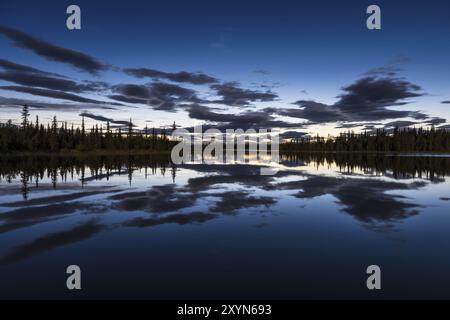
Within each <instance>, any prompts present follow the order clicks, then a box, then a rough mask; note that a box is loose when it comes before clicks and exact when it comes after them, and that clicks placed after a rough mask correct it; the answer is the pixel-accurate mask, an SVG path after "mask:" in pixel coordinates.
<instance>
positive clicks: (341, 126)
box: [335, 122, 382, 129]
mask: <svg viewBox="0 0 450 320" xmlns="http://www.w3.org/2000/svg"><path fill="white" fill-rule="evenodd" d="M379 125H382V123H381V122H356V123H354V122H347V123H339V124H338V125H337V126H336V127H335V128H336V129H352V128H357V127H368V126H370V127H374V126H379Z"/></svg>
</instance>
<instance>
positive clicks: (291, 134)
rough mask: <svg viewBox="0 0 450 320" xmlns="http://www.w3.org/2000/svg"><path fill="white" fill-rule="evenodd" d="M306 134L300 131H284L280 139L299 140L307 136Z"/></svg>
mask: <svg viewBox="0 0 450 320" xmlns="http://www.w3.org/2000/svg"><path fill="white" fill-rule="evenodd" d="M307 135H308V133H307V132H300V131H286V132H283V133H282V134H280V139H300V138H303V137H305V136H307Z"/></svg>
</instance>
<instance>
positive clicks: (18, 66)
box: [0, 59, 64, 78]
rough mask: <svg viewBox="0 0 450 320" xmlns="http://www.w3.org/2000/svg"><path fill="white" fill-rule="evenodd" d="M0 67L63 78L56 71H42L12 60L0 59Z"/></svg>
mask: <svg viewBox="0 0 450 320" xmlns="http://www.w3.org/2000/svg"><path fill="white" fill-rule="evenodd" d="M0 68H3V69H4V70H7V71H20V72H29V73H37V74H44V75H48V76H55V77H61V78H64V76H62V75H59V74H57V73H52V72H46V71H42V70H39V69H36V68H33V67H30V66H26V65H23V64H18V63H14V62H11V61H8V60H4V59H0Z"/></svg>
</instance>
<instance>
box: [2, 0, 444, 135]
mask: <svg viewBox="0 0 450 320" xmlns="http://www.w3.org/2000/svg"><path fill="white" fill-rule="evenodd" d="M69 4H77V5H79V6H80V7H81V12H82V29H81V30H76V31H70V30H68V29H67V28H66V26H65V20H66V17H67V14H66V13H65V10H66V7H67V6H68V5H69ZM370 4H377V5H379V6H380V8H381V13H382V30H368V29H367V28H366V18H367V14H366V13H365V11H366V8H367V6H368V5H370ZM0 21H1V22H0V25H1V26H3V27H6V28H8V29H7V30H10V29H13V30H18V31H20V32H21V33H24V34H26V35H29V36H31V37H33V38H36V39H38V40H39V41H44V42H45V43H46V44H53V45H55V46H57V47H58V48H66V49H69V50H72V51H74V52H80V53H83V54H85V55H87V56H89V57H92V58H93V59H95V60H96V61H98V62H100V63H101V64H104V65H107V66H108V67H107V68H105V69H102V70H100V71H99V72H95V74H93V73H92V72H89V71H88V70H83V69H80V68H78V67H76V66H74V64H73V63H70V61H71V60H70V58H69V60H68V61H69V62H67V61H65V60H64V57H62V58H61V59H60V58H58V59H56V60H55V58H54V56H52V54H51V53H50V54H49V55H46V54H47V53H45V54H36V50H33V47H32V46H31V47H30V46H23V45H20V44H19V46H20V47H18V46H17V44H18V43H17V41H18V40H17V37H16V38H14V37H15V36H14V35H12V36H11V33H9V36H8V35H7V33H8V32H7V31H6V32H2V33H0V48H1V51H0V59H3V60H6V61H9V62H13V63H16V64H20V65H26V66H31V67H33V68H36V69H39V70H41V71H46V72H52V73H57V74H59V75H64V76H65V77H68V78H70V79H73V80H74V81H76V82H82V81H84V80H89V81H102V82H105V83H107V86H105V87H104V88H102V90H99V91H95V90H91V91H82V92H76V93H77V95H79V96H82V97H86V98H89V99H93V100H96V101H110V102H112V100H111V99H108V98H105V97H107V96H112V95H114V94H117V93H120V94H122V95H125V96H127V95H128V96H127V97H130V96H129V90H128V89H129V87H124V86H125V85H129V84H133V85H138V86H143V87H148V88H149V90H150V91H151V92H150V96H152V95H155V94H156V93H155V92H157V93H160V94H161V95H162V96H161V95H159V96H158V98H161V97H163V100H164V99H166V98H167V99H169V100H170V102H171V103H173V104H175V106H173V107H170V108H160V109H162V110H157V109H158V107H155V105H151V104H150V105H149V104H142V103H134V104H131V103H123V105H120V106H118V105H115V106H109V107H108V108H105V106H96V105H92V104H83V103H80V102H76V103H74V101H66V100H64V99H54V98H49V97H48V94H47V93H46V96H44V95H37V94H36V92H35V91H34V93H35V94H33V95H30V94H29V93H24V91H26V90H28V92H31V91H30V90H29V89H23V88H21V89H18V88H17V87H18V86H25V85H26V86H27V87H28V88H29V87H30V85H29V84H24V83H18V82H17V81H16V80H14V79H15V78H11V77H13V76H12V75H8V76H3V78H2V77H1V76H0V86H2V87H3V89H2V88H0V96H1V97H3V100H2V101H3V102H2V104H1V106H0V108H1V109H2V111H1V116H0V121H5V119H9V118H12V119H16V118H18V115H19V110H20V104H19V102H20V101H19V100H27V101H35V102H39V103H40V104H39V108H32V115H34V114H36V113H39V114H40V115H42V117H43V119H44V121H45V119H50V118H51V117H52V116H53V114H56V115H57V116H58V118H59V119H61V120H67V121H69V122H75V123H78V122H79V120H80V117H79V114H81V113H85V114H92V115H97V116H100V115H101V116H103V117H107V118H111V119H114V120H118V121H120V120H126V119H129V118H130V117H131V118H134V119H135V120H133V121H134V122H135V123H136V124H137V125H139V126H140V127H142V126H144V125H145V124H148V125H149V126H161V125H170V124H171V123H172V122H173V121H176V122H177V123H179V124H181V125H183V126H191V125H193V124H198V123H208V124H210V125H212V126H214V125H219V126H221V127H225V126H226V125H231V126H235V125H238V124H239V123H241V122H240V121H239V119H237V118H236V119H235V118H232V119H230V117H224V121H218V120H221V118H220V117H219V116H217V114H219V115H220V114H225V115H227V114H232V115H235V116H238V115H241V114H242V115H244V119H252V116H254V118H255V119H260V118H261V113H263V114H264V113H265V114H267V117H268V118H267V119H269V120H271V121H272V122H267V121H266V122H264V121H259V120H255V121H254V122H252V124H254V125H255V126H258V125H261V126H272V125H279V126H280V127H281V128H284V129H285V130H299V131H302V132H310V133H316V132H319V133H321V134H327V133H333V134H335V133H337V132H339V130H341V129H336V127H339V126H341V125H342V124H343V123H355V124H360V126H359V127H355V128H356V129H358V128H360V129H361V128H365V127H364V125H365V124H366V125H367V126H368V127H367V129H369V128H371V127H373V126H374V125H375V126H376V127H382V126H384V125H385V124H386V123H392V122H393V121H399V120H402V121H405V120H407V121H410V122H411V125H423V124H425V123H426V121H429V120H430V119H433V118H441V120H440V121H436V123H437V124H439V125H445V122H446V121H448V120H450V111H449V110H450V104H446V103H441V102H442V101H448V100H450V72H449V71H450V59H449V57H450V41H449V40H448V35H449V34H450V2H449V1H445V0H442V1H438V0H435V1H418V0H409V1H402V0H400V1H375V2H373V1H363V0H361V1H356V0H354V1H352V0H349V1H331V0H330V1H320V0H319V1H293V0H291V1H287V0H279V1H250V0H247V1H242V0H241V1H235V0H228V1H200V0H192V1H170V0H169V1H167V0H165V1H133V0H130V1H76V2H73V1H57V2H56V1H39V2H37V1H2V2H1V4H0ZM19 42H20V41H19ZM37 45H39V44H37ZM381 67H383V70H384V71H386V70H389V71H390V72H391V73H389V72H387V73H385V74H379V73H376V74H375V73H372V74H366V73H367V72H368V71H370V70H374V69H376V68H381ZM126 68H136V69H137V68H140V69H142V68H146V69H151V70H157V71H160V72H164V73H166V74H176V73H178V72H181V71H186V72H189V73H190V74H198V73H201V74H204V75H207V76H209V77H211V78H214V79H215V80H216V81H215V82H214V83H212V82H211V83H203V84H193V83H190V82H185V81H173V78H172V79H170V76H169V77H168V76H167V75H166V76H163V77H144V78H140V77H136V76H133V75H130V73H127V72H124V71H123V70H124V69H126ZM379 70H381V69H379ZM0 71H2V70H1V69H0ZM97 71H98V70H97ZM3 72H12V71H11V70H7V69H4V70H3ZM393 72H394V73H395V74H392V73H393ZM368 76H369V77H372V78H373V79H372V80H373V81H369V82H358V81H360V80H362V79H364V78H366V77H368ZM11 79H12V80H14V81H16V82H14V81H11ZM383 79H384V80H389V81H384V83H383V85H379V84H381V83H380V82H379V81H380V80H383ZM377 81H378V82H377ZM155 82H156V83H159V84H161V83H163V84H166V83H167V84H171V85H173V86H177V87H181V88H184V89H188V90H191V91H192V92H194V93H195V96H196V99H190V100H186V97H180V96H175V97H174V96H173V92H172V93H169V94H167V93H166V92H165V93H161V92H160V88H159V87H158V88H157V89H155V88H153V87H152V83H155ZM231 84H232V86H231ZM352 84H355V85H356V86H355V88H356V89H355V88H354V87H352V88H348V87H349V86H351V85H352ZM33 85H34V86H35V87H38V88H45V87H43V86H40V85H39V84H33ZM385 85H387V86H393V87H396V88H397V89H398V88H399V86H401V87H402V89H401V90H404V91H401V92H400V91H399V92H396V93H397V94H398V96H388V97H382V96H380V97H381V98H380V99H379V100H378V101H370V103H367V98H368V97H367V96H363V97H361V96H360V94H361V93H362V94H363V95H364V94H365V92H367V90H369V91H370V90H378V89H380V88H381V89H383V88H385ZM415 86H418V87H420V88H416V87H415ZM11 87H14V88H11ZM31 87H33V86H31ZM345 87H347V88H348V89H349V90H347V91H346V90H343V88H345ZM45 89H46V90H55V89H58V88H48V87H47V88H45ZM169 89H170V90H175V88H173V87H171V88H169ZM221 89H224V90H222V92H223V91H225V94H226V95H227V96H224V95H222V96H221V95H220V94H219V93H220V90H221ZM58 91H61V90H58ZM230 92H231V93H230ZM268 92H269V93H272V94H273V96H265V95H264V93H268ZM72 93H74V92H72ZM52 94H53V93H52ZM230 94H231V97H230V96H229V95H230ZM259 94H261V95H259ZM380 94H382V93H380ZM168 95H169V96H168ZM238 95H243V96H242V99H241V98H239V99H238V100H236V98H238V97H237V96H238ZM343 95H344V96H346V97H348V96H352V97H354V96H355V95H358V99H356V100H352V101H356V102H352V105H351V106H349V105H344V102H345V103H347V102H346V101H347V100H348V99H342V96H343ZM133 97H134V98H136V96H133ZM8 98H10V99H11V98H13V99H16V100H17V101H16V104H17V105H16V104H14V103H12V101H11V100H8V101H6V102H5V99H8ZM230 99H231V100H230ZM194 100H195V101H194ZM340 100H342V101H340ZM213 101H214V102H213ZM298 101H301V102H299V103H297V104H294V103H295V102H298ZM115 102H116V103H117V102H118V101H117V100H116V101H115ZM312 102H314V103H319V104H320V106H318V105H315V104H312ZM359 103H361V104H363V105H362V106H361V108H360V109H358V108H359V105H357V104H359ZM47 104H48V105H47ZM55 104H58V105H59V107H58V108H56V107H55ZM31 105H32V106H33V104H31ZM66 105H68V106H69V107H66ZM46 106H48V107H46ZM295 108H297V109H298V110H303V111H304V112H298V110H296V109H295ZM368 108H374V110H375V109H377V108H378V109H377V110H378V111H379V113H376V115H374V113H373V112H372V111H370V110H369V109H368ZM155 109H156V110H155ZM343 109H345V110H346V111H345V115H344V116H342V115H341V113H342V112H341V110H343ZM385 109H388V110H399V111H410V112H412V113H411V114H409V115H408V116H401V115H402V114H400V113H399V114H397V115H395V114H393V118H388V117H385V116H384V115H382V113H383V111H385ZM360 110H362V111H360ZM309 111H313V113H314V114H313V115H311V112H309ZM322 111H323V112H324V113H326V114H327V115H329V116H326V117H325V118H326V120H324V119H323V117H321V116H320V117H318V116H317V114H316V113H317V112H322ZM378 111H377V112H378ZM414 112H420V113H421V114H420V115H419V114H417V113H414ZM351 113H352V114H351ZM333 114H337V115H340V116H337V117H336V119H333V116H332V115H333ZM292 115H295V117H293V116H292ZM366 115H367V117H366ZM303 116H306V118H302V117H303ZM400 116H401V117H400ZM89 119H90V120H89V121H91V120H92V121H94V120H95V119H94V118H89ZM145 120H148V121H152V122H145ZM214 120H216V121H214ZM225 120H226V121H225ZM235 120H236V121H235ZM96 121H98V117H97V120H96ZM277 121H278V122H277ZM280 121H281V122H280ZM284 122H286V123H288V124H289V125H285V124H284ZM291 123H293V124H292V125H291ZM375 123H376V124H375ZM413 123H414V124H413ZM294 124H299V126H298V128H296V127H295V125H294ZM370 126H371V127H370ZM256 129H257V128H256Z"/></svg>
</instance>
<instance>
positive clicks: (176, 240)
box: [0, 154, 450, 299]
mask: <svg viewBox="0 0 450 320" xmlns="http://www.w3.org/2000/svg"><path fill="white" fill-rule="evenodd" d="M0 164H1V167H0V298H152V299H170V298H178V299H188V298H204V299H213V298H231V299H240V298H249V299H264V298H273V299H281V298H285V299H298V298H306V299H314V298H383V299H387V298H450V158H448V157H412V156H408V157H402V156H387V155H364V154H337V155H336V154H334V155H333V154H315V155H314V154H312V155H295V156H283V157H282V162H281V164H280V165H279V166H278V167H277V169H278V172H277V173H276V174H274V175H272V176H262V175H260V174H259V172H260V167H259V166H258V164H257V163H253V164H233V165H231V164H229V165H226V164H217V165H206V164H191V165H183V166H175V165H172V164H171V163H170V162H169V161H168V159H167V158H165V157H157V158H155V157H151V156H125V157H118V156H115V157H85V158H75V157H14V158H11V157H9V158H6V157H4V158H0ZM72 264H75V265H78V266H80V268H81V270H82V290H81V291H69V290H67V288H66V278H67V274H66V268H67V266H69V265H72ZM372 264H375V265H379V266H380V268H381V272H382V280H381V283H382V290H380V291H369V290H368V289H367V288H366V279H367V277H368V275H367V274H366V268H367V266H369V265H372Z"/></svg>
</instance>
